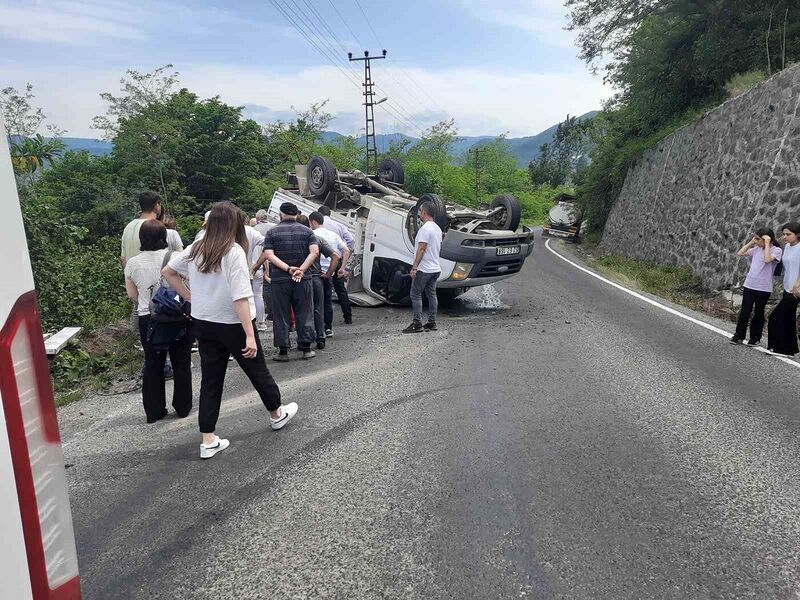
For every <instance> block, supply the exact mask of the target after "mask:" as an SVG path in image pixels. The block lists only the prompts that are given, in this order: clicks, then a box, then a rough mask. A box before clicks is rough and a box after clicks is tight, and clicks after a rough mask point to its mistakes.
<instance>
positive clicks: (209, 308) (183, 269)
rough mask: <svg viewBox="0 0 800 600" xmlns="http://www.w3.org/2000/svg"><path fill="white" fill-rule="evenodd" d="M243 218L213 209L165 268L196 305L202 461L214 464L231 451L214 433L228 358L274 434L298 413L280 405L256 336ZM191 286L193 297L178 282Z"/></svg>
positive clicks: (229, 208) (227, 208)
mask: <svg viewBox="0 0 800 600" xmlns="http://www.w3.org/2000/svg"><path fill="white" fill-rule="evenodd" d="M245 218H246V217H245V215H244V213H243V212H242V211H241V210H240V209H239V208H238V207H237V206H235V205H234V204H232V203H230V202H218V203H217V204H215V205H214V207H213V208H212V209H211V214H210V215H209V218H208V221H207V222H206V227H205V232H206V233H205V235H204V236H203V237H202V239H200V240H198V241H196V242H195V243H193V244H192V245H191V246H189V247H188V248H187V249H186V250H184V251H183V252H182V253H181V254H180V255H178V256H175V257H174V258H173V259H172V260H170V261H169V264H168V265H167V266H166V267H165V268H164V271H163V273H164V277H165V278H166V279H167V281H169V283H170V284H171V285H172V286H173V287H174V288H175V289H176V290H177V291H178V293H179V294H181V295H182V296H184V297H185V298H187V299H189V300H191V302H192V319H193V321H194V333H195V335H196V337H197V344H198V348H199V350H200V366H201V369H202V378H201V382H200V409H199V414H198V417H199V424H200V433H201V434H202V437H203V439H202V443H201V444H200V458H211V457H212V456H214V455H215V454H217V453H218V452H221V451H222V450H224V449H225V448H227V447H228V446H229V445H230V442H229V441H228V440H226V439H221V438H219V437H218V436H217V435H216V434H215V433H214V431H215V429H216V425H217V419H218V418H219V410H220V404H221V402H222V390H223V386H224V384H225V372H226V371H227V369H228V358H229V357H230V356H231V355H233V358H234V359H235V360H236V362H238V363H239V366H240V367H241V368H242V370H243V371H244V373H245V375H247V377H248V378H249V379H250V382H251V383H252V384H253V387H254V388H255V389H256V391H257V392H258V395H259V396H260V397H261V401H262V402H263V403H264V406H266V407H267V409H268V410H269V411H270V423H271V425H272V429H274V430H277V429H281V428H282V427H283V426H284V425H286V423H288V422H289V420H290V419H291V418H292V417H294V415H295V414H296V413H297V404H296V403H294V402H290V403H289V404H287V405H285V406H282V405H281V392H280V390H279V389H278V385H277V384H276V383H275V380H274V379H273V378H272V375H271V374H270V372H269V369H267V364H266V362H265V360H264V351H263V350H262V348H261V341H260V340H259V339H258V337H257V336H256V334H255V330H254V323H253V321H254V319H255V304H254V302H253V288H252V286H251V284H250V264H249V262H248V260H247V249H248V243H247V236H246V233H245V229H244V226H245ZM181 275H182V276H183V277H186V278H188V279H189V281H190V283H191V286H192V288H191V291H190V290H189V289H188V288H187V287H186V285H184V283H183V281H182V279H181V277H180V276H181Z"/></svg>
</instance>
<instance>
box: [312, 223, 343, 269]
mask: <svg viewBox="0 0 800 600" xmlns="http://www.w3.org/2000/svg"><path fill="white" fill-rule="evenodd" d="M314 235H315V236H317V237H318V238H320V239H323V240H325V241H326V242H328V245H329V246H330V247H331V248H333V249H334V250H335V251H336V254H338V255H339V256H344V254H342V253H343V252H344V250H345V248H347V244H346V243H345V241H344V240H343V239H342V238H341V237H340V236H339V234H338V233H336V232H334V231H331V230H330V229H325V228H324V227H317V228H316V229H315V230H314ZM330 266H331V259H330V258H328V257H327V256H325V255H324V254H322V253H320V255H319V267H320V269H322V272H323V273H325V271H327V270H328V269H329V268H330Z"/></svg>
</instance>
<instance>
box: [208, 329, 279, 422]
mask: <svg viewBox="0 0 800 600" xmlns="http://www.w3.org/2000/svg"><path fill="white" fill-rule="evenodd" d="M253 328H254V329H255V322H254V323H253ZM194 331H195V335H196V336H197V347H198V349H199V350H200V368H201V369H202V378H201V380H200V410H199V413H198V421H199V423H200V433H213V432H214V430H215V429H216V427H217V419H218V418H219V407H220V404H221V403H222V390H223V387H224V385H225V373H226V372H227V370H228V357H229V356H231V355H232V356H233V358H234V359H235V360H236V362H237V363H239V366H240V367H241V368H242V371H244V374H245V375H247V378H248V379H249V380H250V383H252V384H253V387H254V388H255V390H256V392H258V395H259V396H260V397H261V401H262V402H263V403H264V406H266V407H267V409H268V410H277V409H278V407H279V406H280V405H281V391H280V389H279V388H278V384H277V383H275V380H274V379H273V378H272V374H271V373H270V372H269V369H268V368H267V363H266V361H265V360H264V351H263V350H262V348H261V340H260V339H259V338H258V336H255V337H256V348H257V349H258V353H257V354H256V356H255V358H245V357H244V356H242V349H243V348H244V347H245V344H246V338H247V336H246V335H245V333H244V327H242V325H241V324H239V323H236V324H228V323H212V322H210V321H200V320H196V321H195V327H194Z"/></svg>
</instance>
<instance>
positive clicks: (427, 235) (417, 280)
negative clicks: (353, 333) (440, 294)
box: [403, 202, 442, 333]
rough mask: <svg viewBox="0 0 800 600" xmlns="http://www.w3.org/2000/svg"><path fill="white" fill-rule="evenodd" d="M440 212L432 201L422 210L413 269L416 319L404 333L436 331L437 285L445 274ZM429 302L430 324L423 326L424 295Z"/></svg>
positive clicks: (412, 295) (412, 291) (413, 305)
mask: <svg viewBox="0 0 800 600" xmlns="http://www.w3.org/2000/svg"><path fill="white" fill-rule="evenodd" d="M435 214H436V209H435V207H434V206H433V204H432V203H430V202H423V204H422V206H421V207H420V218H421V219H422V221H423V225H422V227H420V228H419V231H418V232H417V237H416V238H415V239H414V243H415V245H416V247H417V252H416V254H415V255H414V264H413V265H412V266H411V279H412V281H411V307H412V309H413V311H414V320H413V321H412V322H411V325H409V326H408V327H406V328H405V329H404V330H403V333H419V332H421V331H426V330H427V331H436V329H437V327H436V310H437V308H438V304H437V300H436V282H437V281H438V280H439V275H441V274H442V267H441V266H440V265H439V251H440V250H441V248H442V230H441V229H440V228H439V226H438V225H437V224H436V221H434V215H435ZM423 294H425V297H426V298H427V299H428V322H427V323H426V324H425V325H424V326H423V325H422V295H423Z"/></svg>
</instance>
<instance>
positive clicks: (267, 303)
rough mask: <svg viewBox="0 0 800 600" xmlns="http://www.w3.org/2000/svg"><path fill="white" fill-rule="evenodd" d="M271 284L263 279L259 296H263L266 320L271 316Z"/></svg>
mask: <svg viewBox="0 0 800 600" xmlns="http://www.w3.org/2000/svg"><path fill="white" fill-rule="evenodd" d="M271 288H272V284H271V283H267V280H266V279H265V280H264V287H263V288H261V296H262V297H263V298H264V310H265V311H266V313H267V317H268V320H269V319H271V318H272V292H271Z"/></svg>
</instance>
